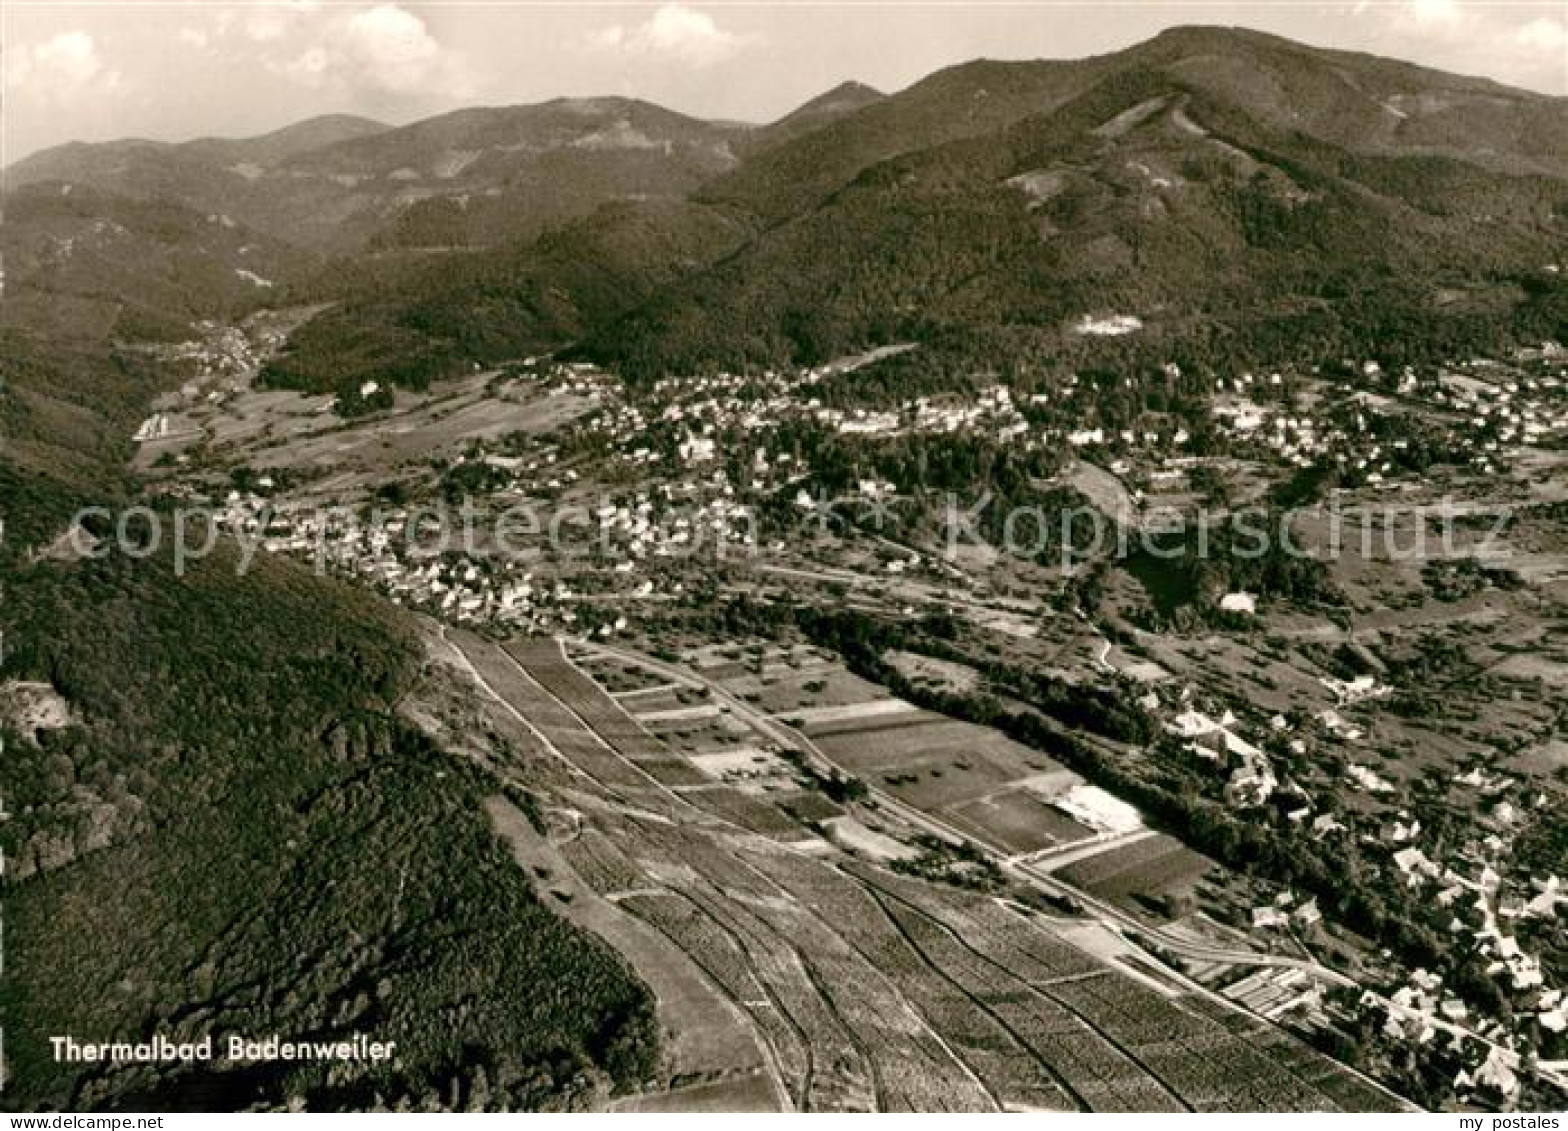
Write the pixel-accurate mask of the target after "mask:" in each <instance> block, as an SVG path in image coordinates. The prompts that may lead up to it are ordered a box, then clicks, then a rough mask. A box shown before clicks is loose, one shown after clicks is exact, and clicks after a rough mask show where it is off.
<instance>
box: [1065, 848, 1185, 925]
mask: <svg viewBox="0 0 1568 1131" xmlns="http://www.w3.org/2000/svg"><path fill="white" fill-rule="evenodd" d="M1214 867H1215V865H1214V862H1213V861H1212V860H1208V859H1206V858H1204V857H1203V856H1200V855H1199V854H1198V853H1196V852H1194V851H1192V849H1190V848H1188V847H1187V846H1186V845H1184V844H1182V843H1181V841H1179V840H1176V839H1175V838H1174V837H1171V836H1167V835H1166V834H1164V833H1158V834H1156V835H1154V836H1151V837H1146V838H1143V839H1141V840H1137V841H1134V842H1132V843H1130V844H1121V845H1117V846H1114V847H1110V848H1107V849H1106V850H1105V851H1104V852H1100V853H1096V854H1095V855H1093V856H1089V857H1086V858H1084V859H1082V860H1078V861H1075V862H1074V863H1071V864H1069V865H1067V866H1066V867H1064V868H1061V869H1059V870H1058V871H1057V872H1056V874H1057V875H1059V876H1060V877H1061V878H1062V879H1064V880H1066V881H1067V882H1068V883H1070V884H1072V885H1073V886H1074V887H1077V888H1082V889H1083V890H1084V891H1087V892H1089V893H1090V894H1092V895H1096V896H1099V897H1100V898H1101V899H1106V900H1110V901H1112V902H1116V903H1123V904H1133V905H1141V906H1143V907H1149V906H1159V905H1160V904H1161V903H1162V902H1165V901H1169V900H1171V899H1173V898H1174V899H1177V900H1180V899H1182V898H1184V897H1190V896H1191V894H1192V892H1193V889H1194V888H1195V887H1196V886H1197V883H1198V881H1199V880H1201V879H1202V878H1203V877H1204V876H1205V875H1207V874H1208V873H1209V872H1210V871H1212V870H1213V869H1214Z"/></svg>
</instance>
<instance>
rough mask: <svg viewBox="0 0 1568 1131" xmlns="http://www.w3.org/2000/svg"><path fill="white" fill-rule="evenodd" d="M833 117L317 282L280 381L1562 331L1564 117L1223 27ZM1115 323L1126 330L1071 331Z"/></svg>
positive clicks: (968, 79) (852, 96)
mask: <svg viewBox="0 0 1568 1131" xmlns="http://www.w3.org/2000/svg"><path fill="white" fill-rule="evenodd" d="M833 94H834V92H830V93H829V95H827V96H824V97H823V99H822V100H819V102H820V107H819V108H826V109H827V110H830V111H831V112H830V113H828V112H823V113H820V114H819V113H817V112H815V111H814V110H813V109H812V107H811V106H810V105H809V104H808V106H807V107H803V108H802V110H801V111H798V112H797V113H796V114H795V115H791V116H788V117H786V118H785V119H784V120H782V121H781V122H780V123H777V124H776V125H775V126H773V127H766V128H764V129H763V130H761V131H756V132H754V133H753V134H751V135H749V141H750V143H749V144H741V145H737V146H735V147H733V148H732V152H734V153H735V154H736V155H737V161H736V162H735V163H734V164H733V165H732V167H730V168H727V169H725V170H722V171H719V172H717V173H716V174H715V175H714V176H713V177H711V178H710V179H708V180H706V181H705V182H704V183H703V184H701V185H699V186H696V187H694V188H692V189H691V190H690V191H689V192H688V193H687V194H686V195H685V197H684V198H682V199H679V200H677V199H675V198H673V197H671V198H665V199H664V200H662V201H658V202H642V203H638V202H626V201H622V202H617V203H614V204H608V205H605V206H603V207H601V209H600V210H599V211H598V212H596V213H594V214H593V215H592V216H591V217H590V218H588V219H587V220H586V221H574V222H572V223H569V224H565V225H563V226H559V227H556V228H554V229H551V230H550V231H548V232H546V233H544V234H543V235H542V236H540V237H538V238H524V239H519V240H515V241H512V242H502V243H499V244H494V245H492V246H490V247H489V248H487V249H486V251H485V252H484V253H482V254H477V255H475V254H468V255H455V254H454V255H448V256H444V257H441V258H439V259H438V260H436V261H429V260H426V261H423V262H421V263H419V264H409V263H408V262H406V261H399V262H392V261H388V260H382V261H380V263H379V265H378V266H379V268H380V269H379V270H377V271H376V272H373V274H375V276H376V277H375V279H374V280H357V279H356V278H355V275H354V272H353V271H347V272H340V273H338V274H336V275H333V276H332V278H331V281H330V282H325V281H321V282H318V285H317V286H318V289H317V290H315V291H313V292H312V291H307V293H310V294H311V295H312V297H327V296H329V295H330V296H335V297H337V298H339V299H340V300H341V301H340V302H339V303H338V305H337V307H336V308H335V309H334V311H333V312H332V313H331V314H330V315H328V316H324V317H325V318H326V321H324V322H323V324H322V326H321V327H320V328H319V329H318V331H315V332H313V331H311V330H307V331H306V332H304V333H302V334H301V335H300V337H299V340H298V342H297V343H296V345H295V348H294V350H293V351H292V353H291V354H290V356H289V357H288V358H286V359H285V361H284V363H283V365H282V366H280V369H279V374H280V376H283V377H284V379H285V380H287V382H289V383H291V384H307V385H311V386H313V387H319V388H330V387H335V386H336V385H337V384H341V383H344V382H347V381H349V380H352V379H356V378H358V377H360V376H361V375H362V374H364V373H365V372H367V371H368V369H369V364H368V360H367V359H375V360H376V361H378V362H379V360H380V359H385V358H388V357H403V358H411V359H417V362H416V363H414V364H411V365H410V366H409V367H408V369H409V379H411V380H415V381H424V380H428V379H430V378H432V377H439V376H440V375H441V374H442V373H444V372H453V371H457V370H459V369H461V368H463V367H465V366H466V365H468V364H470V363H472V362H473V361H489V360H496V359H498V358H501V357H505V356H509V355H515V354H517V353H531V352H538V351H540V350H544V349H552V348H559V347H562V346H568V345H575V346H577V347H579V348H580V349H582V350H583V351H584V352H585V353H587V354H588V355H589V356H591V357H593V358H595V359H597V360H600V361H603V362H606V363H608V364H611V365H614V366H616V367H618V368H620V369H622V370H623V371H625V372H626V373H627V374H628V375H631V376H633V377H637V376H643V375H656V374H660V373H667V372H671V371H679V370H693V369H705V368H716V367H739V366H747V365H750V366H769V365H774V366H776V365H781V364H789V363H800V362H812V361H816V360H819V359H821V358H823V357H827V356H832V355H835V354H840V353H845V352H849V351H851V350H855V349H858V348H861V347H864V346H870V345H876V344H879V343H882V342H888V341H895V340H897V341H911V340H912V341H925V342H934V341H938V340H940V341H942V342H944V343H946V344H947V345H948V346H949V347H951V346H953V345H954V344H955V343H961V342H965V341H967V342H969V343H970V344H969V345H968V346H967V347H964V348H966V349H967V351H968V353H969V354H970V355H971V356H972V357H973V358H974V359H975V363H976V364H984V365H986V366H989V367H993V368H999V369H1002V370H1004V371H1005V370H1009V369H1013V368H1017V367H1036V368H1046V369H1049V368H1051V367H1056V366H1062V365H1067V364H1075V363H1083V362H1088V361H1098V362H1101V363H1110V364H1115V363H1127V362H1136V361H1140V360H1143V359H1146V358H1154V359H1160V358H1170V357H1184V358H1188V359H1190V360H1192V361H1194V362H1196V363H1199V364H1202V363H1204V362H1208V363H1211V364H1215V365H1225V364H1235V363H1240V364H1248V365H1252V364H1264V363H1266V362H1268V361H1269V360H1271V359H1274V360H1287V359H1290V358H1291V357H1294V356H1300V355H1310V356H1313V357H1320V356H1322V355H1324V354H1325V353H1327V354H1330V355H1339V354H1356V355H1365V356H1373V357H1382V358H1384V359H1385V360H1387V361H1394V362H1397V361H1399V360H1402V359H1403V355H1406V354H1409V353H1410V352H1411V351H1412V350H1426V351H1428V352H1430V353H1432V354H1433V355H1438V354H1443V353H1451V352H1452V351H1454V350H1462V349H1467V348H1483V347H1486V346H1488V345H1495V344H1496V343H1498V342H1502V341H1510V340H1517V339H1519V338H1524V339H1531V338H1540V337H1546V336H1560V334H1561V332H1562V327H1563V311H1564V305H1565V299H1564V287H1565V284H1564V282H1563V275H1562V274H1561V273H1560V272H1558V271H1557V270H1556V268H1557V267H1558V266H1559V264H1560V261H1561V260H1562V259H1564V258H1565V244H1568V160H1565V158H1564V154H1565V153H1568V102H1565V101H1564V100H1562V99H1553V98H1547V97H1544V96H1541V95H1535V94H1530V93H1528V92H1524V91H1518V90H1511V89H1508V88H1506V87H1502V86H1499V85H1497V84H1495V83H1490V82H1485V81H1482V80H1477V79H1469V78H1462V77H1458V76H1453V75H1447V74H1443V73H1440V72H1436V71H1431V70H1427V69H1423V68H1419V67H1414V66H1411V65H1409V64H1405V63H1399V62H1395V61H1391V60H1385V59H1378V58H1374V57H1371V56H1365V55H1354V54H1348V53H1343V52H1333V51H1324V50H1320V49H1316V48H1310V47H1306V46H1303V45H1300V44H1295V43H1291V42H1289V41H1286V40H1282V39H1278V38H1275V37H1271V36H1266V35H1261V34H1258V33H1254V32H1247V31H1242V30H1234V29H1221V28H1185V29H1177V30H1175V31H1172V32H1167V33H1165V34H1162V35H1160V36H1159V37H1157V38H1155V39H1154V40H1151V41H1149V42H1147V43H1144V44H1140V45H1138V46H1136V47H1132V48H1129V49H1127V50H1125V51H1121V52H1117V53H1115V54H1111V55H1104V56H1099V57H1095V58H1091V59H1085V60H1076V61H1048V62H1028V63H1023V62H1008V63H1000V62H990V61H978V62H974V63H968V64H964V65H962V66H957V67H953V68H950V69H948V70H944V71H941V72H938V73H937V74H934V75H932V76H930V77H929V78H926V79H924V80H922V81H920V82H918V83H916V84H915V85H913V86H912V87H910V88H908V89H907V90H904V91H901V92H899V93H896V94H893V95H890V96H885V97H877V96H875V95H874V92H867V91H865V90H862V89H860V88H850V89H848V90H845V91H841V92H839V94H840V95H841V96H838V97H835V96H833ZM762 138H769V139H771V140H770V141H769V142H768V143H766V144H763V143H761V142H760V141H759V139H762ZM612 248H613V249H614V250H613V253H610V252H609V249H612ZM584 264H591V265H592V267H591V269H589V270H585V269H584V267H583V265H584ZM1111 315H1125V316H1129V317H1132V318H1136V319H1137V320H1138V322H1139V323H1141V326H1142V329H1141V331H1140V332H1139V333H1137V334H1134V335H1128V336H1126V337H1121V338H1107V337H1103V336H1094V335H1085V334H1083V333H1081V332H1079V327H1080V326H1081V324H1082V323H1083V322H1084V320H1085V319H1100V318H1105V317H1108V316H1111Z"/></svg>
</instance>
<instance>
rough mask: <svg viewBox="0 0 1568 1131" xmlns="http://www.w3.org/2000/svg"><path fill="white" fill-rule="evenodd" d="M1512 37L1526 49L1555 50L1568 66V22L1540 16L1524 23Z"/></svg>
mask: <svg viewBox="0 0 1568 1131" xmlns="http://www.w3.org/2000/svg"><path fill="white" fill-rule="evenodd" d="M1514 38H1515V39H1516V40H1517V41H1518V43H1519V46H1520V47H1523V48H1525V49H1526V50H1529V51H1546V52H1556V53H1557V54H1558V55H1560V56H1563V57H1564V65H1565V66H1568V23H1564V22H1563V21H1562V20H1554V19H1551V18H1550V17H1548V16H1542V17H1541V18H1540V19H1536V20H1531V21H1530V22H1529V23H1527V24H1525V25H1524V27H1522V28H1520V29H1519V31H1518V33H1517V34H1516V35H1515V37H1514Z"/></svg>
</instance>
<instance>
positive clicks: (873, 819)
mask: <svg viewBox="0 0 1568 1131" xmlns="http://www.w3.org/2000/svg"><path fill="white" fill-rule="evenodd" d="M960 108H961V109H960ZM1565 154H1568V108H1565V104H1564V100H1563V99H1561V98H1553V97H1549V96H1547V95H1540V94H1535V93H1532V92H1527V91H1523V90H1516V89H1513V88H1509V87H1505V86H1502V85H1500V84H1497V83H1493V82H1490V81H1489V80H1482V79H1473V78H1465V77H1461V76H1456V75H1450V74H1446V73H1443V72H1438V71H1433V70H1429V69H1424V68H1420V67H1416V66H1414V65H1411V64H1406V63H1402V62H1398V61H1395V60H1390V59H1381V58H1377V57H1374V56H1370V55H1361V54H1353V53H1349V52H1341V51H1332V50H1327V49H1320V48H1314V47H1309V46H1305V45H1302V44H1297V43H1293V42H1291V41H1288V40H1284V39H1280V38H1277V37H1274V36H1269V35H1264V34H1262V33H1257V32H1251V31H1247V30H1245V29H1231V28H1202V27H1193V28H1173V29H1170V30H1168V31H1165V32H1163V33H1161V34H1159V35H1158V36H1156V37H1155V38H1153V39H1151V40H1148V41H1146V42H1144V43H1141V44H1137V45H1134V46H1132V47H1128V48H1125V49H1122V50H1119V51H1115V52H1112V53H1109V54H1104V55H1096V56H1091V57H1087V58H1083V59H1077V60H1050V59H1048V60H1038V61H1033V62H998V61H993V60H976V61H973V62H969V63H962V64H958V65H955V66H952V67H947V68H945V69H943V70H940V71H938V72H936V73H934V74H931V75H930V76H928V77H926V78H924V79H921V80H920V81H918V82H915V83H914V84H913V85H911V86H908V87H907V88H905V89H903V90H898V91H893V92H891V93H883V92H881V91H878V90H875V89H873V88H871V87H869V86H865V85H863V84H858V83H845V84H843V85H841V86H838V87H834V88H832V89H830V90H828V91H827V92H826V93H825V94H823V95H821V96H819V97H817V98H814V99H812V100H811V101H809V102H807V103H805V104H804V105H802V106H800V107H799V108H798V109H796V110H795V111H793V112H792V113H790V114H787V115H785V116H783V117H781V118H779V119H778V120H776V121H773V122H771V123H769V124H766V125H748V124H741V123H735V122H729V121H705V120H702V119H699V118H695V117H690V116H687V115H684V114H678V113H675V112H673V111H669V110H665V109H662V108H661V107H658V106H655V105H653V104H651V103H648V102H644V101H640V100H637V99H633V98H625V97H593V98H562V99H554V100H551V101H548V102H544V103H540V104H536V105H530V106H512V107H492V108H472V109H464V110H459V111H456V112H452V113H443V114H438V115H436V116H434V117H430V118H426V119H422V120H419V121H415V122H412V123H408V124H403V125H395V126H394V125H388V124H386V123H383V122H379V121H374V120H371V119H369V118H364V117H358V116H351V115H329V116H326V117H320V118H313V119H309V120H306V121H302V122H300V123H298V124H296V125H295V126H292V127H289V128H287V129H284V130H281V131H278V132H275V133H271V134H266V135H262V136H258V137H252V138H247V139H211V138H208V139H200V140H195V141H189V142H179V143H172V142H171V143H164V142H137V141H125V142H110V143H104V144H92V145H88V144H81V143H73V144H70V145H65V146H61V147H58V148H56V149H52V150H46V151H43V152H40V153H38V154H35V155H32V156H30V157H28V158H26V159H25V160H23V161H21V162H18V163H16V164H14V165H12V166H11V167H9V168H8V169H7V170H6V181H5V192H4V207H5V209H6V221H7V222H6V224H5V225H4V227H3V228H0V245H3V247H0V250H3V252H4V255H5V259H6V269H7V270H6V275H5V278H4V287H5V290H4V292H3V297H4V301H3V303H0V427H3V433H0V440H3V446H0V519H3V521H4V527H3V533H4V538H3V540H0V595H3V599H4V605H3V606H0V612H3V614H4V617H3V620H4V624H3V630H4V636H3V637H0V640H3V644H4V649H3V651H0V732H3V741H4V748H5V750H6V751H7V754H8V757H9V758H11V759H12V760H13V762H14V765H13V767H12V769H11V770H8V771H7V772H6V774H4V775H0V796H3V798H4V801H5V804H4V805H3V806H0V812H5V814H6V818H5V819H4V825H3V829H0V831H3V834H4V852H5V864H6V868H5V873H6V885H5V891H4V893H3V894H4V914H5V925H6V932H5V938H6V941H7V944H8V949H7V951H6V960H5V963H4V967H5V976H4V977H0V1011H3V1013H4V1028H5V1065H4V1067H5V1069H6V1070H7V1071H8V1072H11V1073H14V1075H15V1078H16V1079H17V1080H19V1081H20V1082H21V1083H20V1084H19V1085H18V1087H19V1088H20V1090H19V1091H10V1090H8V1091H7V1093H6V1095H7V1102H8V1103H10V1102H15V1103H17V1104H20V1105H24V1106H25V1105H29V1104H31V1105H34V1106H36V1107H39V1108H41V1109H66V1108H83V1109H92V1110H105V1111H109V1110H132V1109H136V1110H144V1109H149V1108H151V1109H156V1108H159V1107H162V1106H167V1107H169V1108H171V1109H174V1108H199V1107H201V1106H203V1105H204V1104H205V1105H208V1106H211V1105H213V1104H215V1103H216V1104H218V1105H219V1106H224V1107H232V1108H237V1109H238V1108H255V1109H258V1110H280V1109H286V1108H307V1109H312V1110H316V1109H320V1110H359V1109H370V1110H402V1111H413V1110H421V1111H436V1110H474V1111H480V1110H517V1109H528V1110H536V1109H544V1110H586V1109H592V1110H611V1111H626V1112H632V1111H644V1112H646V1111H669V1112H676V1111H688V1110H695V1111H746V1112H750V1111H774V1112H786V1111H788V1112H808V1111H862V1110H877V1111H1021V1112H1022V1111H1027V1112H1042V1111H1149V1112H1156V1111H1157V1112H1167V1111H1169V1112H1181V1111H1188V1112H1210V1111H1343V1112H1352V1111H1354V1112H1396V1111H1408V1110H1438V1111H1466V1112H1469V1111H1488V1112H1513V1111H1520V1112H1527V1111H1532V1110H1558V1109H1560V1108H1561V1106H1562V1105H1563V1103H1564V1102H1568V888H1565V884H1568V840H1565V831H1568V826H1565V824H1564V821H1563V818H1562V814H1563V812H1564V811H1565V809H1564V806H1565V804H1568V758H1565V751H1568V707H1565V703H1568V693H1565V686H1564V681H1565V675H1568V522H1565V519H1568V345H1565V343H1568V281H1565V280H1564V278H1563V265H1564V264H1568V226H1565V224H1568V164H1565V163H1564V155H1565ZM14 971H19V972H20V973H13V972H14ZM269 1028H270V1029H273V1030H276V1031H278V1032H280V1033H284V1034H289V1035H298V1036H301V1037H304V1038H309V1039H329V1038H330V1039H337V1038H339V1037H345V1038H346V1037H348V1036H350V1035H357V1034H361V1033H364V1032H369V1033H371V1034H372V1035H374V1036H375V1037H377V1039H386V1040H396V1041H397V1042H398V1046H399V1048H400V1049H401V1050H403V1051H402V1052H401V1054H400V1057H399V1058H398V1059H397V1060H396V1061H395V1062H394V1063H390V1064H377V1065H373V1066H359V1065H356V1066H333V1067H330V1068H328V1067H323V1066H320V1065H311V1066H270V1067H268V1068H266V1069H265V1070H261V1069H247V1068H242V1067H239V1066H237V1065H233V1064H227V1063H215V1064H211V1065H205V1066H201V1067H189V1068H186V1067H169V1066H146V1065H129V1066H128V1065H98V1066H91V1065H88V1066H84V1065H80V1064H65V1063H61V1062H58V1061H55V1060H54V1059H52V1058H51V1056H50V1054H49V1052H48V1048H49V1044H48V1041H47V1039H46V1036H47V1034H49V1033H52V1032H63V1031H67V1030H69V1031H72V1032H79V1033H80V1035H81V1037H82V1039H84V1040H95V1041H96V1040H107V1039H111V1038H121V1037H126V1036H128V1035H131V1034H142V1035H146V1034H151V1033H154V1032H156V1033H160V1034H161V1033H165V1032H167V1033H172V1034H174V1035H176V1036H178V1037H180V1038H182V1039H198V1038H199V1037H201V1036H202V1035H204V1034H207V1033H211V1032H217V1033H220V1034H222V1033H244V1032H263V1031H266V1030H267V1029H269Z"/></svg>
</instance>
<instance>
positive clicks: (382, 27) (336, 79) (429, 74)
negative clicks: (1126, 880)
mask: <svg viewBox="0 0 1568 1131" xmlns="http://www.w3.org/2000/svg"><path fill="white" fill-rule="evenodd" d="M276 69H277V70H280V71H281V72H283V73H284V74H286V75H288V76H289V77H290V78H292V79H294V80H295V81H297V82H300V83H303V84H305V85H307V86H313V87H340V88H344V89H360V90H371V91H381V92H389V93H393V94H424V95H441V96H455V97H466V96H468V95H470V94H472V92H473V82H472V80H471V76H470V75H469V73H468V68H467V67H466V66H465V65H464V61H463V60H462V59H461V58H460V57H459V56H458V55H456V54H455V53H454V52H452V51H450V50H448V49H447V48H445V47H443V46H442V44H441V43H440V41H439V40H437V39H436V38H435V36H433V35H432V34H431V33H430V29H429V28H428V27H426V26H425V22H424V20H422V19H421V18H420V17H419V16H417V15H415V14H414V13H413V12H409V11H407V10H405V9H403V8H400V7H398V6H397V5H396V4H378V5H376V6H375V7H371V8H363V9H360V10H359V11H355V12H352V13H339V14H336V15H334V16H333V17H332V18H331V19H330V20H329V21H327V23H326V24H325V25H324V26H322V27H320V28H319V29H318V30H317V32H316V34H314V35H312V36H311V41H310V42H309V44H308V45H306V46H304V47H303V48H301V49H299V50H298V51H297V53H295V54H292V55H291V56H289V57H287V58H285V59H284V60H283V61H282V62H281V63H279V64H278V65H277V67H276Z"/></svg>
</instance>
